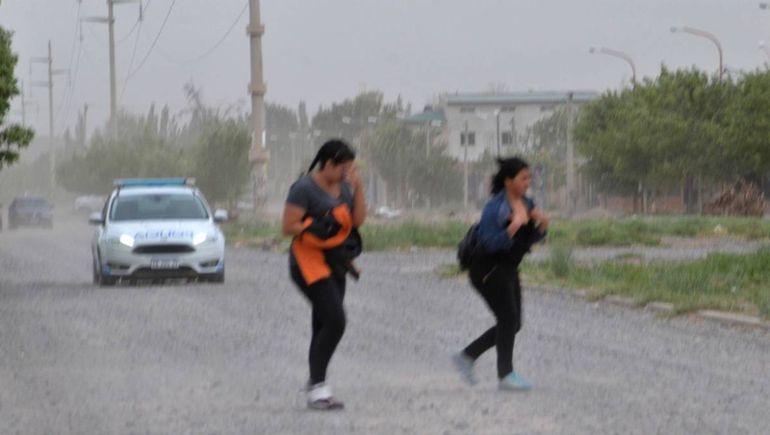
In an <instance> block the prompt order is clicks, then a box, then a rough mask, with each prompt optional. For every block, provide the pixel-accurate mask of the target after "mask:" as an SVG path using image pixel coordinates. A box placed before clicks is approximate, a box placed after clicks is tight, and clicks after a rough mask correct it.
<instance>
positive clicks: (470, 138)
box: [460, 131, 476, 146]
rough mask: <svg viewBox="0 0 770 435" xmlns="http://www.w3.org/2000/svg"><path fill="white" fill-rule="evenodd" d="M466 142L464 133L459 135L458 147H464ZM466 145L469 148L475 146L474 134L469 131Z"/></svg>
mask: <svg viewBox="0 0 770 435" xmlns="http://www.w3.org/2000/svg"><path fill="white" fill-rule="evenodd" d="M465 143H466V140H465V132H461V133H460V146H465ZM467 143H468V145H469V146H473V145H476V132H474V131H469V132H468V140H467Z"/></svg>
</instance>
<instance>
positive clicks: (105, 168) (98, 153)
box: [57, 109, 192, 193]
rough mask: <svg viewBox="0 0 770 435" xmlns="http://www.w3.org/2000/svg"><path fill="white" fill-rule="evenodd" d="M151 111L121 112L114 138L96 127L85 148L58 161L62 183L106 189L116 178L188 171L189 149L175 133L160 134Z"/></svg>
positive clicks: (81, 188)
mask: <svg viewBox="0 0 770 435" xmlns="http://www.w3.org/2000/svg"><path fill="white" fill-rule="evenodd" d="M153 115H154V110H152V109H151V110H150V112H149V113H148V115H147V116H145V117H143V116H136V115H131V114H128V113H125V112H120V113H119V114H118V116H119V123H118V125H119V129H120V130H119V134H118V135H117V138H116V139H112V138H111V136H104V135H103V134H102V133H101V132H99V131H97V132H96V133H94V135H93V138H92V139H91V145H90V146H89V147H88V149H87V150H85V151H78V152H75V153H74V154H73V155H72V157H71V158H70V159H69V160H63V161H62V162H61V163H60V164H59V166H58V167H57V177H58V179H59V182H60V183H61V185H62V186H63V187H64V188H65V189H67V190H70V191H74V192H79V193H109V191H110V190H111V189H112V184H113V180H115V179H116V178H132V177H182V176H187V175H189V167H190V166H191V165H192V163H191V160H192V159H191V157H190V155H191V153H190V152H189V151H188V152H186V151H185V148H186V147H184V146H180V145H179V144H178V139H179V138H178V137H176V136H174V137H162V136H161V135H160V132H159V129H158V120H157V117H155V116H153Z"/></svg>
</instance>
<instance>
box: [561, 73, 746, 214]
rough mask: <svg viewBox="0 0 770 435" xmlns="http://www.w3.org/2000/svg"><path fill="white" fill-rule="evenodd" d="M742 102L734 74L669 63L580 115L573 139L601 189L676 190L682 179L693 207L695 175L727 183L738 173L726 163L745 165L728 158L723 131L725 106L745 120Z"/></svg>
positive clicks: (702, 181) (585, 168)
mask: <svg viewBox="0 0 770 435" xmlns="http://www.w3.org/2000/svg"><path fill="white" fill-rule="evenodd" d="M740 100H741V96H740V95H738V94H736V84H735V83H734V82H733V81H732V80H731V79H729V78H727V79H725V80H721V81H720V80H718V79H717V78H716V77H711V76H709V75H707V74H706V73H704V72H702V71H698V70H696V69H689V70H677V71H669V70H668V69H666V68H665V67H663V68H661V72H660V75H659V76H658V77H656V78H654V79H645V80H644V81H643V82H641V83H638V84H637V85H636V86H635V87H634V88H632V89H625V90H623V91H620V92H607V93H606V94H604V95H602V97H601V98H599V99H598V100H596V101H594V102H592V103H590V104H588V105H587V106H586V107H584V108H583V110H581V112H580V113H579V115H578V120H577V124H576V126H575V140H576V146H577V150H578V151H579V152H580V154H581V155H582V156H583V157H585V159H586V162H585V164H584V165H583V171H584V173H585V174H586V175H588V176H589V177H590V178H591V180H592V181H593V182H594V183H596V185H597V187H599V188H600V189H602V190H604V191H605V192H615V193H630V192H634V193H636V192H638V191H639V190H640V189H641V190H643V191H644V192H656V191H657V192H673V191H678V190H679V188H681V186H682V184H683V181H684V182H685V183H684V184H685V186H686V194H685V197H686V198H688V199H690V203H691V205H692V200H693V199H694V198H695V195H693V194H692V190H693V189H694V188H693V180H700V185H701V186H703V185H706V184H711V185H714V184H716V183H720V182H723V181H727V180H729V179H730V178H731V177H734V176H735V173H734V172H731V171H725V170H723V168H724V166H725V165H726V164H728V163H729V164H731V165H732V164H735V167H736V168H741V165H740V164H738V163H739V162H738V160H740V159H741V158H743V159H744V160H745V156H743V157H740V156H734V155H733V156H732V157H731V154H730V153H729V152H727V150H726V147H725V143H726V142H725V138H724V134H723V133H722V132H724V130H725V123H726V108H727V107H733V108H734V113H736V117H735V121H736V123H737V122H738V120H741V121H742V120H743V117H742V115H737V114H738V113H740V108H741V107H744V102H742V101H740ZM757 122H760V120H759V119H758V118H756V117H755V119H754V120H753V121H752V122H751V123H749V124H751V125H747V124H736V125H741V127H740V128H742V129H747V130H751V129H753V128H754V127H755V125H754V124H753V123H757ZM757 143H758V142H755V145H753V146H754V147H756V145H757ZM699 189H700V188H699ZM687 192H689V194H688V193H687ZM690 209H692V207H690Z"/></svg>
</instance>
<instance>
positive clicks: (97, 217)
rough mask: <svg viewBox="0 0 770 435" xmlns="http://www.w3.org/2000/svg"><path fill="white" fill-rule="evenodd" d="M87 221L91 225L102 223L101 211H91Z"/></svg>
mask: <svg viewBox="0 0 770 435" xmlns="http://www.w3.org/2000/svg"><path fill="white" fill-rule="evenodd" d="M88 223H89V224H91V225H102V224H104V219H102V214H101V213H91V215H90V216H88Z"/></svg>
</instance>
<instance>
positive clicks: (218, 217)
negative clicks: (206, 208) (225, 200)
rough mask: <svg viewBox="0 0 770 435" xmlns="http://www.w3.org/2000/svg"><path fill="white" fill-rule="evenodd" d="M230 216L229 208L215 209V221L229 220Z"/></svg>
mask: <svg viewBox="0 0 770 435" xmlns="http://www.w3.org/2000/svg"><path fill="white" fill-rule="evenodd" d="M229 218H230V216H229V215H228V214H227V210H222V209H221V208H220V209H217V210H216V211H214V222H216V223H222V222H227V220H228V219H229Z"/></svg>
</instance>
